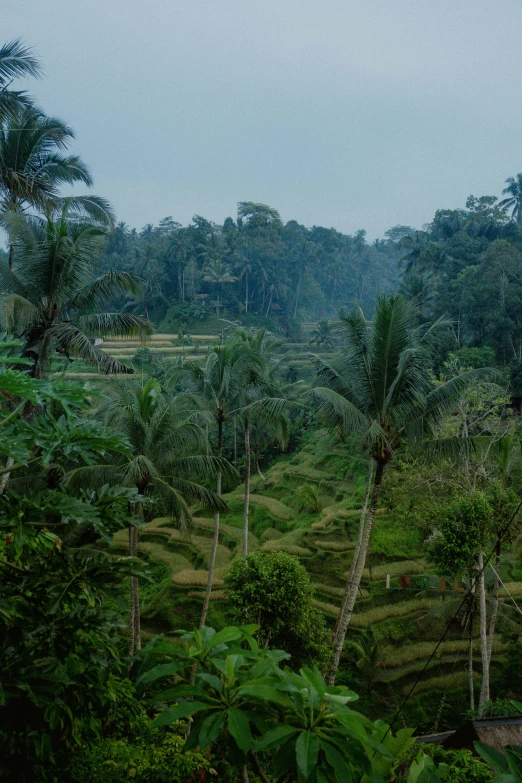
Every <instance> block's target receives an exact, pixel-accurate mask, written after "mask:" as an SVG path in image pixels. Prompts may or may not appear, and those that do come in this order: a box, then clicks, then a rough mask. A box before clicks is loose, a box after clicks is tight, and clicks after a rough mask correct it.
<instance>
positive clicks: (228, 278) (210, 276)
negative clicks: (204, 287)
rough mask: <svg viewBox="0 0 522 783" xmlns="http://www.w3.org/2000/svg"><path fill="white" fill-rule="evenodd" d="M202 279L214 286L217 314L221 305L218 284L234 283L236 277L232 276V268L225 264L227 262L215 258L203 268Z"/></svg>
mask: <svg viewBox="0 0 522 783" xmlns="http://www.w3.org/2000/svg"><path fill="white" fill-rule="evenodd" d="M203 280H205V281H206V282H208V283H212V284H213V285H215V286H216V289H217V314H218V316H219V311H220V307H221V301H220V298H219V291H220V286H222V285H223V284H224V283H235V282H236V280H237V277H234V275H233V274H232V270H231V269H230V267H229V266H227V264H225V263H224V262H223V261H221V259H219V258H215V259H213V260H212V261H211V262H210V263H209V264H207V266H206V267H205V268H204V269H203Z"/></svg>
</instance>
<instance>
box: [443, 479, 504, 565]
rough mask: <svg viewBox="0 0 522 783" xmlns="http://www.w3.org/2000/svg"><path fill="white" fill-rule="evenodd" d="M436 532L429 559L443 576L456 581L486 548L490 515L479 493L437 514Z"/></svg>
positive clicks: (455, 502) (457, 501) (488, 506)
mask: <svg viewBox="0 0 522 783" xmlns="http://www.w3.org/2000/svg"><path fill="white" fill-rule="evenodd" d="M436 518H437V525H438V532H436V533H435V534H434V535H433V538H432V541H431V543H430V546H429V553H430V557H432V558H433V560H434V561H435V562H436V563H437V566H438V569H439V573H440V574H441V575H442V576H447V577H452V578H458V577H461V576H463V575H464V574H466V573H468V572H469V571H470V569H472V568H473V567H474V566H475V564H476V561H477V555H478V553H479V552H480V551H481V550H483V549H485V548H486V544H487V541H488V538H489V535H490V532H491V527H492V521H493V512H492V509H491V506H490V504H489V503H488V501H487V499H486V497H485V496H484V495H483V494H482V493H481V492H476V493H475V494H473V495H469V496H465V497H461V498H458V499H457V500H454V501H453V502H452V503H450V504H449V505H448V506H446V508H444V509H439V510H438V511H437V516H436Z"/></svg>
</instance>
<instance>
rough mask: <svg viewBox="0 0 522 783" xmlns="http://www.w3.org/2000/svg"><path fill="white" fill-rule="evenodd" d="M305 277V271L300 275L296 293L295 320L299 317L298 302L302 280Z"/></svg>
mask: <svg viewBox="0 0 522 783" xmlns="http://www.w3.org/2000/svg"><path fill="white" fill-rule="evenodd" d="M302 279H303V273H302V272H301V276H300V277H299V283H298V284H297V293H296V295H295V307H294V321H295V319H296V317H297V303H298V302H299V294H300V292H301V280H302Z"/></svg>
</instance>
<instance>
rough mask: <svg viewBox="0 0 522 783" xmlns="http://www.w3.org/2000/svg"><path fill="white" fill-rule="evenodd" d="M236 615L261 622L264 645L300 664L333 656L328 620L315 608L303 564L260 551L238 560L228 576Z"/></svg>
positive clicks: (226, 587) (227, 579)
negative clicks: (280, 649)
mask: <svg viewBox="0 0 522 783" xmlns="http://www.w3.org/2000/svg"><path fill="white" fill-rule="evenodd" d="M225 590H226V591H227V594H228V597H229V601H230V606H231V614H232V616H233V617H234V618H237V620H238V621H239V622H244V621H245V619H248V621H250V622H256V623H259V625H260V626H261V627H260V631H259V637H260V639H261V641H263V642H264V643H267V642H268V641H270V645H271V646H273V647H281V648H284V649H286V650H287V651H288V652H289V653H290V654H291V655H292V663H293V664H294V665H296V666H299V665H302V664H303V663H308V662H315V663H318V664H319V665H321V664H322V663H323V662H324V661H325V659H326V657H327V655H328V654H329V645H328V633H327V630H326V625H325V621H324V618H323V617H322V615H321V614H320V612H318V611H317V610H316V609H314V608H313V607H312V604H311V602H312V598H313V594H314V587H313V585H312V583H311V581H310V577H309V576H308V574H307V572H306V570H305V569H304V568H303V566H302V565H301V564H300V563H299V560H298V559H297V558H296V557H293V556H292V555H289V554H287V553H285V552H257V553H255V554H253V555H249V556H248V557H246V558H241V559H239V560H236V561H235V562H234V563H233V565H232V567H231V569H230V571H229V573H228V575H227V576H226V578H225Z"/></svg>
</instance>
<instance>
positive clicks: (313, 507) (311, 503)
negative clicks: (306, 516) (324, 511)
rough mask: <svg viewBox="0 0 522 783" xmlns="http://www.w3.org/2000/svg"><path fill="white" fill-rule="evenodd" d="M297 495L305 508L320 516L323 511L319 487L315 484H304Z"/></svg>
mask: <svg viewBox="0 0 522 783" xmlns="http://www.w3.org/2000/svg"><path fill="white" fill-rule="evenodd" d="M297 495H298V497H299V498H300V499H301V502H302V503H303V505H304V507H305V508H307V509H308V510H309V511H311V512H312V514H318V513H319V511H320V510H321V501H320V500H319V492H318V490H317V487H315V486H314V485H313V484H303V486H302V487H299V489H298V490H297Z"/></svg>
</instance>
